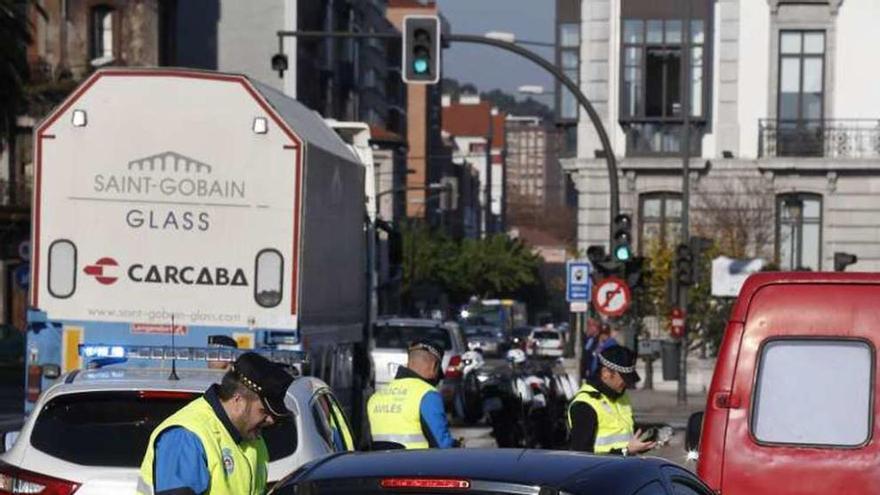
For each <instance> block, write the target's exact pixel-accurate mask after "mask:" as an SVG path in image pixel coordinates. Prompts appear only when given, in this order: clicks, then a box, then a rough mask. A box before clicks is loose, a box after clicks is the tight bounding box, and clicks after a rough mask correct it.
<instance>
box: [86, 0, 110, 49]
mask: <svg viewBox="0 0 880 495" xmlns="http://www.w3.org/2000/svg"><path fill="white" fill-rule="evenodd" d="M115 22H116V20H115V11H114V10H113V9H112V8H111V7H108V6H106V5H99V6H97V7H93V8H92V39H91V52H90V56H91V59H92V60H95V59H104V60H106V61H111V60H112V58H113V41H114V40H113V35H114V31H115V30H114V27H115V26H114V23H115Z"/></svg>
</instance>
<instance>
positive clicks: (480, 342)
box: [462, 325, 506, 356]
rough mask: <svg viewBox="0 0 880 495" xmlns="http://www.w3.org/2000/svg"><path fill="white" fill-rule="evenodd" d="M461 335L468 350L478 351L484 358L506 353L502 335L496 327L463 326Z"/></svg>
mask: <svg viewBox="0 0 880 495" xmlns="http://www.w3.org/2000/svg"><path fill="white" fill-rule="evenodd" d="M462 333H464V337H465V339H466V340H467V345H468V349H470V350H477V349H480V350H481V351H482V352H483V354H484V355H486V356H498V355H500V354H501V353H502V352H504V351H506V349H505V347H506V345H505V342H504V333H503V332H502V331H501V329H500V328H498V327H493V326H489V325H482V326H465V327H463V328H462Z"/></svg>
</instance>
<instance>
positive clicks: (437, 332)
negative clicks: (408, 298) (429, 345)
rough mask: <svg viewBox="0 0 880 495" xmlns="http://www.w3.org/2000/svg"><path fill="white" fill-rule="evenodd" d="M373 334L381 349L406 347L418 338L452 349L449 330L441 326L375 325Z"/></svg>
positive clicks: (377, 345) (446, 349)
mask: <svg viewBox="0 0 880 495" xmlns="http://www.w3.org/2000/svg"><path fill="white" fill-rule="evenodd" d="M374 335H375V337H376V347H378V348H382V349H406V348H407V347H409V345H410V344H411V343H413V342H416V341H419V340H429V341H431V342H433V343H434V344H435V345H437V346H438V347H440V348H441V349H443V350H444V351H448V350H450V349H452V339H451V338H450V337H449V331H448V330H446V329H445V328H442V327H423V326H408V325H376V327H375V332H374Z"/></svg>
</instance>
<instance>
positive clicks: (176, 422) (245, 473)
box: [137, 397, 269, 495]
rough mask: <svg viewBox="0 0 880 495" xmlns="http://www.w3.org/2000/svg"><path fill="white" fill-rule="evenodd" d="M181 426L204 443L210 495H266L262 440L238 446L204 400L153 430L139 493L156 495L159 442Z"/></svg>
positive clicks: (192, 404)
mask: <svg viewBox="0 0 880 495" xmlns="http://www.w3.org/2000/svg"><path fill="white" fill-rule="evenodd" d="M176 426H180V427H183V428H186V429H187V430H189V431H191V432H192V433H194V434H195V435H196V436H197V437H198V438H199V440H201V442H202V448H204V449H205V457H206V458H207V461H208V473H209V475H210V477H211V481H210V483H211V484H210V485H209V487H208V491H207V492H206V493H207V494H209V495H240V494H241V495H245V494H246V495H262V494H263V493H265V491H266V477H267V475H268V473H267V467H266V465H267V464H268V462H269V452H268V450H267V449H266V444H265V443H264V442H263V439H262V438H258V439H256V440H245V441H243V442H242V443H235V441H234V440H233V439H232V436H231V435H230V434H229V431H227V430H226V427H225V426H224V425H223V423H222V422H221V421H220V418H218V417H217V415H216V414H215V413H214V409H213V408H212V407H211V404H209V403H208V401H206V400H205V399H204V398H203V397H200V398H198V399H196V400H194V401H192V402H190V403H189V404H187V405H186V406H184V407H183V408H182V409H181V410H179V411H177V412H176V413H174V414H172V415H171V416H170V417H169V418H168V419H166V420H165V421H163V422H162V423H161V424H160V425H159V426H157V427H156V429H155V430H153V433H152V434H151V435H150V443H149V445H148V446H147V453H146V455H144V460H143V462H142V463H141V472H140V478H138V487H137V492H138V494H141V495H153V492H154V490H153V487H154V486H155V484H154V482H153V459H154V456H155V451H154V449H155V446H156V438H158V437H159V435H160V434H161V433H162V432H163V431H165V430H167V429H168V428H173V427H176Z"/></svg>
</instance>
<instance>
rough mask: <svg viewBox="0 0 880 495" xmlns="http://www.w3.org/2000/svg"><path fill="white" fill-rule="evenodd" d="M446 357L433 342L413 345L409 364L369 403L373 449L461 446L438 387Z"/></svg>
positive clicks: (408, 355) (408, 358)
mask: <svg viewBox="0 0 880 495" xmlns="http://www.w3.org/2000/svg"><path fill="white" fill-rule="evenodd" d="M442 361H443V351H442V350H441V349H440V348H439V347H438V346H437V345H435V344H434V343H433V342H430V341H420V342H416V343H414V344H412V345H410V346H409V349H408V353H407V363H406V366H401V367H400V368H398V370H397V375H396V376H395V378H394V380H393V381H392V382H391V383H389V384H388V386H387V387H386V388H384V389H382V390H379V391H377V392H376V393H375V394H373V396H372V397H370V401H369V402H368V404H367V414H368V416H369V420H370V430H371V436H372V448H373V450H382V449H400V448H405V449H426V448H450V447H457V446H458V442H457V441H456V440H455V439H453V438H452V434H451V433H450V432H449V423H448V422H447V421H446V411H445V410H444V409H443V398H442V397H440V393H438V392H437V388H436V386H437V384H438V383H439V382H440V379H441V378H442V373H441V371H440V364H441V363H442Z"/></svg>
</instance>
